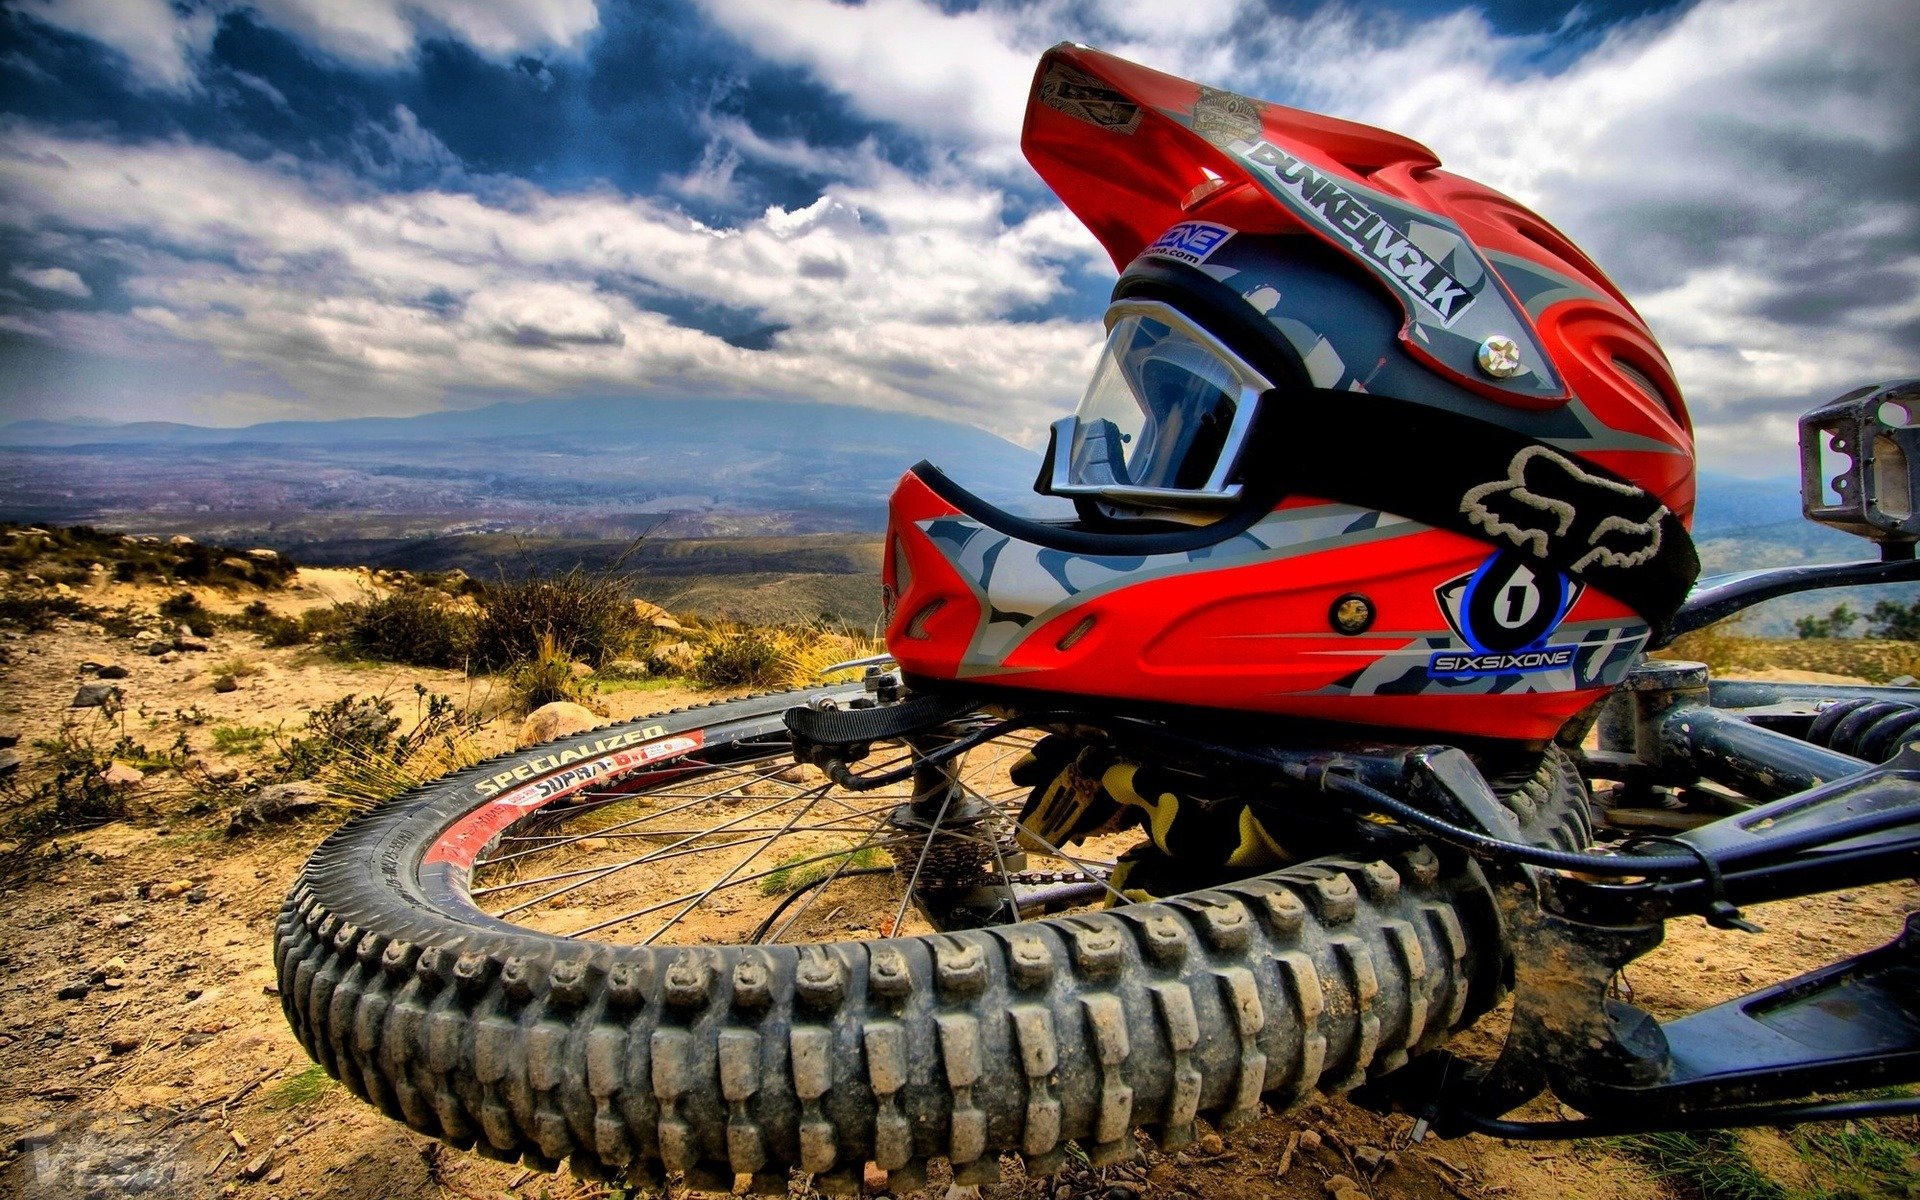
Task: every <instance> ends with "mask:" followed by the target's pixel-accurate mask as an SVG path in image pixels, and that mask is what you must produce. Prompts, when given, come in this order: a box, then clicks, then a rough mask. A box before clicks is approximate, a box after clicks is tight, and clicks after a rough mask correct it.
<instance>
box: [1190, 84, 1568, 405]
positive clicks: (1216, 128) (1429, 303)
mask: <svg viewBox="0 0 1920 1200" xmlns="http://www.w3.org/2000/svg"><path fill="white" fill-rule="evenodd" d="M1160 111H1161V112H1162V113H1164V114H1165V115H1166V116H1167V117H1169V118H1170V119H1172V120H1175V121H1178V122H1180V123H1182V124H1184V125H1186V126H1187V127H1188V128H1189V129H1192V130H1193V131H1194V132H1195V133H1196V134H1197V135H1198V136H1200V137H1202V138H1204V139H1205V140H1206V141H1208V142H1210V143H1212V144H1213V145H1214V146H1216V147H1218V148H1219V149H1220V150H1222V151H1223V152H1225V153H1226V154H1227V155H1228V156H1229V157H1231V158H1232V159H1234V160H1235V161H1236V162H1237V163H1238V164H1239V165H1240V166H1241V167H1243V168H1244V169H1245V170H1246V172H1247V174H1248V176H1249V177H1250V178H1251V179H1252V180H1253V181H1254V182H1255V183H1256V184H1257V185H1258V186H1259V187H1260V188H1261V190H1262V191H1264V192H1265V193H1266V194H1267V195H1268V196H1270V197H1272V199H1273V200H1275V201H1276V202H1278V203H1279V205H1280V206H1281V207H1282V208H1284V209H1286V210H1287V212H1289V213H1290V214H1292V215H1293V217H1294V218H1295V219H1296V220H1298V221H1299V222H1300V223H1301V224H1302V225H1304V226H1306V227H1308V228H1309V229H1311V230H1313V231H1314V232H1315V233H1316V234H1318V235H1320V236H1322V237H1323V238H1325V240H1326V241H1328V242H1329V243H1331V244H1332V245H1333V246H1335V247H1337V248H1338V249H1339V250H1340V251H1341V252H1342V253H1343V254H1344V255H1345V256H1346V257H1347V258H1349V259H1350V260H1352V261H1353V262H1355V263H1358V264H1359V265H1361V266H1363V267H1364V268H1365V269H1366V271H1367V273H1368V274H1369V275H1372V276H1374V277H1375V278H1377V279H1379V280H1380V281H1381V282H1382V283H1383V284H1385V285H1386V286H1387V287H1388V288H1389V289H1390V290H1391V291H1392V292H1394V293H1395V294H1396V295H1397V296H1398V297H1399V298H1400V304H1401V308H1402V309H1403V311H1404V316H1405V318H1406V320H1405V324H1404V329H1403V330H1402V331H1401V332H1402V333H1403V334H1404V336H1405V338H1406V339H1407V340H1408V341H1409V343H1411V344H1412V345H1413V346H1414V347H1416V348H1417V349H1418V351H1419V353H1420V354H1421V355H1422V356H1424V357H1426V358H1427V359H1428V360H1429V361H1430V362H1431V363H1433V364H1436V365H1437V366H1438V367H1439V368H1440V369H1442V370H1443V371H1445V372H1447V373H1448V374H1450V375H1452V376H1453V377H1454V378H1455V380H1456V381H1464V382H1466V383H1467V384H1468V386H1470V387H1472V388H1475V389H1480V390H1484V389H1485V388H1487V387H1492V388H1493V389H1495V390H1496V391H1498V392H1503V393H1508V394H1512V395H1517V396H1525V397H1530V398H1536V399H1545V400H1566V399H1568V392H1567V386H1566V383H1565V381H1564V380H1563V379H1562V378H1561V377H1560V373H1559V371H1558V370H1557V369H1556V367H1555V365H1554V363H1553V361H1552V359H1551V358H1550V357H1549V356H1548V354H1547V351H1546V349H1545V348H1544V347H1543V346H1542V345H1541V343H1540V341H1539V339H1538V338H1537V337H1536V336H1535V334H1534V330H1533V327H1532V325H1531V323H1530V322H1529V321H1528V319H1527V316H1526V313H1525V312H1524V311H1522V310H1521V309H1520V308H1519V307H1518V306H1517V305H1516V304H1515V303H1514V300H1513V298H1512V297H1511V296H1509V295H1508V293H1507V292H1506V291H1505V289H1504V288H1503V287H1502V285H1501V280H1500V277H1499V276H1497V275H1495V274H1494V272H1493V268H1492V267H1491V266H1490V265H1489V263H1488V261H1487V259H1486V257H1485V256H1484V255H1483V254H1482V253H1481V251H1480V249H1479V248H1478V247H1477V246H1475V245H1474V243H1473V242H1472V240H1471V239H1469V238H1468V237H1467V236H1466V235H1465V233H1464V232H1463V231H1462V230H1461V228H1460V226H1459V225H1458V224H1456V223H1455V222H1454V221H1453V220H1451V219H1450V218H1449V217H1447V216H1445V215H1444V214H1442V213H1440V212H1435V211H1432V210H1430V209H1428V208H1425V207H1422V206H1421V205H1419V204H1418V203H1414V202H1410V201H1408V200H1405V199H1402V198H1400V197H1398V196H1396V195H1394V194H1392V193H1390V192H1387V191H1383V190H1381V189H1379V188H1376V187H1370V186H1368V185H1367V184H1365V183H1362V182H1361V181H1360V180H1359V179H1357V178H1350V177H1348V176H1346V175H1343V174H1339V173H1338V172H1337V171H1335V170H1334V169H1332V168H1324V169H1323V168H1322V167H1319V166H1315V165H1314V164H1313V163H1312V162H1310V161H1309V160H1307V159H1304V158H1302V157H1300V155H1298V154H1296V153H1294V152H1293V151H1292V150H1290V149H1288V148H1287V145H1286V143H1285V142H1284V140H1282V141H1280V142H1276V141H1274V140H1271V139H1270V138H1269V137H1268V136H1267V132H1266V127H1265V126H1264V125H1263V123H1262V120H1261V116H1262V114H1263V113H1264V111H1265V106H1264V105H1261V104H1260V103H1259V102H1257V101H1253V100H1250V99H1248V98H1247V97H1244V96H1236V95H1234V94H1232V93H1229V92H1216V91H1214V90H1212V89H1203V90H1202V91H1201V94H1200V96H1199V98H1198V99H1197V100H1196V101H1195V102H1194V103H1193V104H1192V106H1191V108H1190V109H1188V110H1185V111H1182V110H1178V109H1161V110H1160ZM1275 136H1276V137H1278V136H1279V135H1275ZM1496 335H1497V336H1500V337H1505V338H1509V339H1511V340H1512V341H1513V343H1514V344H1515V345H1516V346H1517V347H1519V349H1520V357H1519V363H1518V369H1517V370H1515V371H1514V372H1513V373H1512V374H1511V375H1507V376H1503V377H1500V378H1496V379H1489V378H1488V376H1487V375H1486V374H1485V373H1484V372H1482V371H1480V370H1479V369H1478V368H1477V367H1476V366H1475V354H1476V353H1477V351H1478V350H1479V348H1480V345H1481V344H1482V343H1483V342H1485V341H1486V340H1487V339H1488V338H1489V337H1492V336H1496Z"/></svg>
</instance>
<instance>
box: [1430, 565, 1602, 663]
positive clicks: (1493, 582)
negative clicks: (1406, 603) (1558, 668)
mask: <svg viewBox="0 0 1920 1200" xmlns="http://www.w3.org/2000/svg"><path fill="white" fill-rule="evenodd" d="M1580 591H1581V586H1580V585H1579V584H1578V583H1574V582H1572V581H1570V580H1569V579H1568V578H1567V577H1566V576H1564V575H1562V574H1560V573H1559V572H1558V571H1555V570H1553V569H1552V568H1551V567H1547V566H1543V565H1541V564H1540V563H1537V562H1530V561H1528V559H1527V558H1526V556H1524V555H1522V554H1520V553H1518V552H1516V551H1513V550H1496V551H1495V552H1494V553H1493V555H1492V557H1490V558H1488V559H1487V561H1486V562H1484V563H1481V564H1480V567H1479V569H1477V570H1475V571H1474V572H1473V573H1472V574H1469V575H1462V576H1460V577H1459V578H1458V579H1452V580H1449V581H1447V582H1446V583H1444V584H1442V585H1441V586H1440V587H1439V588H1438V589H1436V590H1435V592H1434V599H1436V600H1438V601H1439V602H1440V611H1441V612H1442V613H1443V614H1445V616H1446V618H1447V624H1448V625H1450V626H1451V627H1452V628H1453V631H1454V633H1456V634H1458V635H1459V636H1460V638H1461V640H1463V641H1465V642H1466V643H1467V645H1469V646H1471V647H1472V648H1473V649H1475V650H1480V651H1500V650H1520V649H1524V648H1527V647H1533V646H1538V645H1540V644H1541V643H1543V642H1545V641H1546V639H1547V637H1548V635H1550V634H1551V633H1552V632H1553V631H1554V630H1555V629H1556V628H1558V627H1559V624H1560V622H1561V620H1562V619H1563V618H1565V617H1566V615H1567V610H1568V609H1570V608H1572V607H1573V602H1574V601H1575V600H1577V599H1579V598H1580Z"/></svg>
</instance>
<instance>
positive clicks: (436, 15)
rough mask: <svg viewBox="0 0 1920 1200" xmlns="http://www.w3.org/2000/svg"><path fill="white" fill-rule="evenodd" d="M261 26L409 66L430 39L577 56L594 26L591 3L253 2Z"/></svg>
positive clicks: (378, 63) (369, 60)
mask: <svg viewBox="0 0 1920 1200" xmlns="http://www.w3.org/2000/svg"><path fill="white" fill-rule="evenodd" d="M250 6H251V7H252V8H253V9H254V10H255V11H257V12H258V13H259V14H260V16H261V17H262V18H264V19H265V20H267V21H269V22H271V23H273V24H275V25H278V26H280V27H281V28H283V29H285V30H287V31H288V32H290V33H293V34H294V35H296V36H297V37H299V38H301V39H302V40H303V41H305V42H306V43H307V44H308V45H311V46H313V47H314V48H316V49H318V50H320V51H322V52H323V53H326V54H328V55H331V56H332V57H334V58H337V59H340V60H342V61H344V62H348V63H352V64H354V65H356V66H364V67H375V68H394V67H400V66H404V65H406V63H407V61H408V60H409V59H410V58H411V57H412V54H413V50H414V47H415V46H416V45H417V44H418V43H420V42H422V41H424V40H426V39H428V38H433V37H445V38H451V39H453V40H454V41H458V42H462V43H465V44H466V45H467V46H469V47H471V48H472V49H473V50H474V51H475V52H476V53H478V54H480V55H481V56H482V57H485V58H490V59H493V60H495V61H508V60H511V59H513V58H515V57H518V56H520V55H525V54H545V53H553V52H568V51H572V50H576V49H578V48H579V47H580V45H581V44H582V43H583V42H584V41H585V39H586V37H587V35H588V34H590V33H592V32H593V31H594V30H595V29H597V28H598V27H599V24H600V13H599V10H598V8H597V7H596V5H595V3H594V0H251V5H250Z"/></svg>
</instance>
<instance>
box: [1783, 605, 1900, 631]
mask: <svg viewBox="0 0 1920 1200" xmlns="http://www.w3.org/2000/svg"><path fill="white" fill-rule="evenodd" d="M1881 603H1882V605H1883V606H1884V604H1885V601H1882V602H1881ZM1859 620H1860V614H1859V613H1857V612H1855V611H1853V610H1852V609H1851V608H1848V607H1847V606H1846V605H1845V604H1836V605H1834V606H1833V608H1832V610H1831V611H1829V612H1828V613H1827V615H1826V616H1824V617H1813V616H1807V617H1801V618H1800V619H1799V620H1797V621H1795V622H1794V623H1793V629H1794V632H1795V633H1798V634H1799V635H1800V636H1801V637H1803V638H1837V637H1845V636H1847V634H1848V633H1849V632H1850V631H1851V630H1852V629H1853V627H1854V625H1855V624H1856V623H1858V622H1859Z"/></svg>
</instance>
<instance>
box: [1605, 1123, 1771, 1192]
mask: <svg viewBox="0 0 1920 1200" xmlns="http://www.w3.org/2000/svg"><path fill="white" fill-rule="evenodd" d="M1613 1145H1614V1146H1615V1147H1616V1148H1617V1149H1619V1150H1621V1151H1622V1152H1624V1153H1625V1154H1626V1155H1627V1156H1628V1157H1630V1158H1634V1159H1637V1160H1638V1161H1639V1162H1640V1163H1642V1164H1643V1165H1644V1166H1646V1168H1647V1169H1648V1171H1650V1172H1651V1173H1652V1174H1653V1176H1654V1178H1656V1179H1659V1180H1662V1181H1664V1182H1666V1183H1668V1184H1671V1185H1673V1187H1674V1188H1675V1190H1676V1191H1678V1192H1679V1193H1680V1194H1681V1195H1682V1196H1686V1197H1697V1198H1698V1200H1788V1195H1787V1190H1786V1189H1785V1188H1783V1187H1781V1186H1780V1185H1779V1184H1777V1183H1775V1182H1774V1181H1773V1180H1771V1179H1768V1178H1767V1177H1766V1176H1765V1175H1762V1174H1761V1173H1760V1171H1759V1169H1758V1168H1756V1167H1755V1166H1754V1165H1753V1163H1752V1162H1751V1161H1750V1160H1749V1159H1748V1158H1747V1156H1746V1155H1745V1154H1744V1153H1742V1152H1741V1150H1740V1147H1739V1145H1738V1144H1737V1143H1735V1141H1734V1140H1733V1138H1732V1136H1731V1135H1729V1134H1727V1133H1724V1132H1711V1133H1648V1134H1641V1135H1638V1136H1635V1137H1624V1138H1618V1139H1614V1141H1613Z"/></svg>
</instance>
